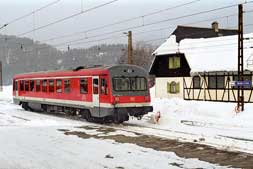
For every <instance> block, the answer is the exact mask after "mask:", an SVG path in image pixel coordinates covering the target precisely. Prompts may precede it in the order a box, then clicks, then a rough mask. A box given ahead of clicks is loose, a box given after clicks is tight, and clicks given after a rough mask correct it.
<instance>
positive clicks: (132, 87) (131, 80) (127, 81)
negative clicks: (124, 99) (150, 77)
mask: <svg viewBox="0 0 253 169" xmlns="http://www.w3.org/2000/svg"><path fill="white" fill-rule="evenodd" d="M113 89H114V90H115V91H121V92H124V91H146V90H147V79H146V78H145V77H115V78H113Z"/></svg>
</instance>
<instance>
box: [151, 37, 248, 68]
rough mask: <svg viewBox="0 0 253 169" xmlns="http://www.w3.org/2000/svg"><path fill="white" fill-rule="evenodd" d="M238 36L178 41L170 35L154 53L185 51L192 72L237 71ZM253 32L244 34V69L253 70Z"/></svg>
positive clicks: (157, 54) (163, 53)
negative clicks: (251, 63) (252, 62)
mask: <svg viewBox="0 0 253 169" xmlns="http://www.w3.org/2000/svg"><path fill="white" fill-rule="evenodd" d="M237 45H238V36H237V35H233V36H222V37H215V38H200V39H184V40H182V41H180V43H177V42H176V36H175V35H172V36H170V37H169V38H168V39H167V40H166V41H165V42H164V43H163V44H162V45H161V46H160V47H158V48H157V49H156V50H155V52H154V53H153V54H155V55H156V56H159V55H165V54H173V53H177V52H180V53H184V54H185V57H186V59H187V61H188V64H189V66H190V68H191V72H203V71H236V70H237V63H238V47H237ZM252 46H253V33H250V34H244V50H243V51H244V69H245V70H253V65H250V64H248V63H249V61H252V60H253V48H252Z"/></svg>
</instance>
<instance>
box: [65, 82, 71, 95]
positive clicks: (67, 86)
mask: <svg viewBox="0 0 253 169" xmlns="http://www.w3.org/2000/svg"><path fill="white" fill-rule="evenodd" d="M64 93H70V80H64Z"/></svg>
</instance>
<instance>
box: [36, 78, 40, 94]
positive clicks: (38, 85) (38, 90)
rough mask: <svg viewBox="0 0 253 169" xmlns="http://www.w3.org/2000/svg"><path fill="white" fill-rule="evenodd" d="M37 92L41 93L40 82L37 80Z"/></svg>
mask: <svg viewBox="0 0 253 169" xmlns="http://www.w3.org/2000/svg"><path fill="white" fill-rule="evenodd" d="M36 92H40V80H36Z"/></svg>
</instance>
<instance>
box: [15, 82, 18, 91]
mask: <svg viewBox="0 0 253 169" xmlns="http://www.w3.org/2000/svg"><path fill="white" fill-rule="evenodd" d="M15 91H18V81H15Z"/></svg>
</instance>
